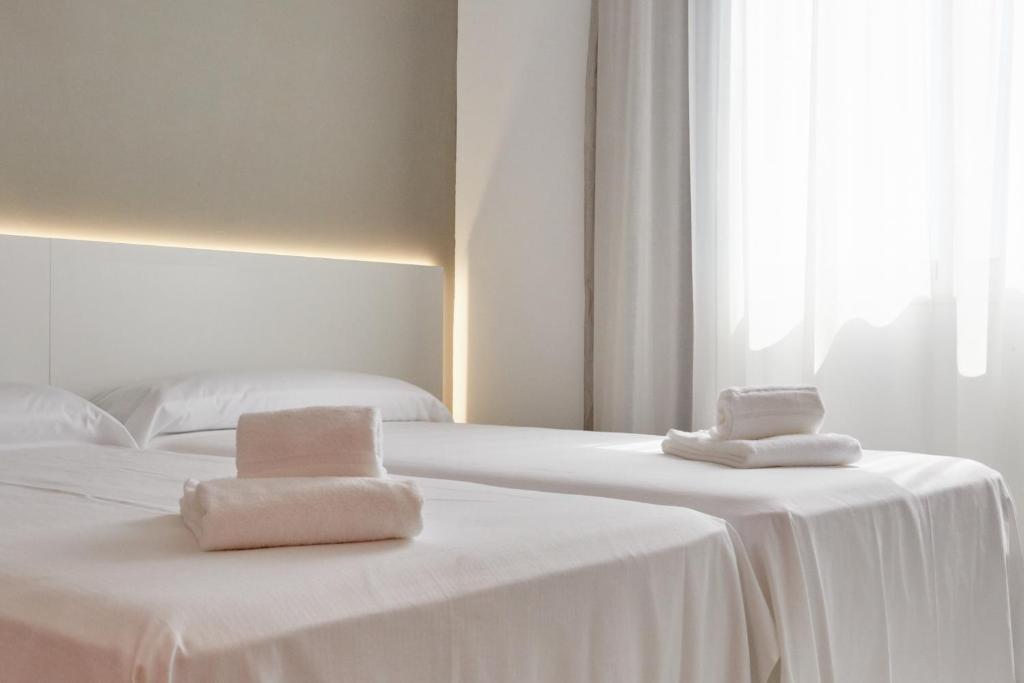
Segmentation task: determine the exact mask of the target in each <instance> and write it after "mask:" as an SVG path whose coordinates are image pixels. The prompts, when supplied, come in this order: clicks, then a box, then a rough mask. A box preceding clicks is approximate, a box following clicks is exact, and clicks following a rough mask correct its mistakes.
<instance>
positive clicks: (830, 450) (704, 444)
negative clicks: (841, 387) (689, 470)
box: [661, 429, 861, 468]
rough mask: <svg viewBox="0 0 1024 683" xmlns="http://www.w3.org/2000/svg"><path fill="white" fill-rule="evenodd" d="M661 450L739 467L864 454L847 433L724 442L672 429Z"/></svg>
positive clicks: (834, 460)
mask: <svg viewBox="0 0 1024 683" xmlns="http://www.w3.org/2000/svg"><path fill="white" fill-rule="evenodd" d="M661 450H662V451H664V452H665V453H667V454H669V455H675V456H678V457H680V458H687V459H689V460H702V461H705V462H714V463H718V464H719V465H728V466H729V467H737V468H754V467H808V466H812V467H813V466H834V465H849V464H850V463H854V462H857V461H858V460H860V457H861V448H860V442H859V441H857V439H855V438H853V437H852V436H846V435H845V434H784V435H782V436H770V437H767V438H764V439H755V440H730V441H723V440H721V439H716V438H714V437H713V436H711V434H710V433H708V431H707V430H702V431H699V432H681V431H679V430H678V429H670V430H669V431H668V436H667V438H666V439H665V440H664V441H662V442H661Z"/></svg>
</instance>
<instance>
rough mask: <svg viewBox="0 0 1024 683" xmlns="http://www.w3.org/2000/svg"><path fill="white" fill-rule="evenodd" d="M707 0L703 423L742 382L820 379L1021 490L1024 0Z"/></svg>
mask: <svg viewBox="0 0 1024 683" xmlns="http://www.w3.org/2000/svg"><path fill="white" fill-rule="evenodd" d="M689 7H690V18H691V22H690V37H691V57H692V59H691V73H690V86H691V96H690V105H691V124H692V127H691V138H692V149H691V152H692V154H691V159H692V166H693V184H692V196H693V209H694V210H693V216H694V218H693V273H694V299H695V308H694V328H695V330H696V335H695V341H694V369H695V370H694V407H695V414H694V425H695V426H697V427H706V426H708V425H710V424H711V423H712V422H713V419H714V415H713V414H712V413H711V406H712V401H713V399H714V396H715V395H716V394H717V392H718V390H719V389H720V388H722V387H724V386H730V385H744V384H794V383H798V384H816V385H818V386H819V387H821V389H822V390H823V392H824V393H825V395H826V396H828V397H829V420H828V429H829V430H830V431H836V432H843V433H848V434H856V435H857V436H858V438H860V439H861V441H862V442H863V443H864V445H865V446H866V447H869V448H880V449H881V448H884V449H900V450H912V451H925V452H930V453H941V454H945V455H960V456H963V457H970V458H976V459H978V460H981V461H982V462H985V463H986V464H988V465H990V466H992V467H995V468H996V469H998V470H999V471H1000V472H1001V473H1002V474H1003V476H1004V477H1005V478H1006V481H1007V482H1008V484H1009V485H1010V488H1011V490H1012V491H1013V492H1014V494H1015V497H1016V498H1017V499H1020V498H1021V497H1022V496H1024V459H1022V458H1020V457H1019V454H1020V453H1021V452H1022V451H1024V430H1022V429H1021V424H1022V421H1024V393H1022V392H1024V344H1022V343H1021V340H1022V339H1024V11H1022V5H1021V3H1020V2H1017V3H1016V7H1014V2H1013V0H986V1H984V2H979V1H978V0H943V1H941V2H940V1H926V0H887V1H886V2H877V3H866V2H849V0H816V1H814V2H812V1H810V0H778V1H776V2H752V1H749V0H730V1H721V0H692V1H691V2H690V3H689ZM679 77H680V78H682V77H684V74H683V73H682V72H680V73H679Z"/></svg>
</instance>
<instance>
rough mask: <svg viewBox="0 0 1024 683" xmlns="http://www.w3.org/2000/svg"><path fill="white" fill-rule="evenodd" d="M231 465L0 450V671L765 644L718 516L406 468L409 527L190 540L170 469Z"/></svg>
mask: <svg viewBox="0 0 1024 683" xmlns="http://www.w3.org/2000/svg"><path fill="white" fill-rule="evenodd" d="M231 470H232V463H231V462H230V460H227V459H224V458H214V457H208V456H195V455H182V454H168V453H156V452H151V451H138V450H134V451H132V450H127V449H114V448H109V447H107V448H104V447H96V446H73V447H52V448H33V449H28V448H26V449H4V450H0V489H2V492H3V495H0V518H2V519H3V520H4V523H3V524H2V525H0V662H2V663H3V673H2V677H3V680H4V682H5V683H19V682H21V681H70V680H89V681H115V680H145V681H158V682H172V681H173V682H186V681H220V682H224V683H231V682H232V681H247V682H248V681H281V680H287V681H304V682H306V681H309V682H315V681H335V680H338V678H339V677H342V678H344V679H345V680H352V681H365V680H389V681H425V682H433V681H436V682H438V683H440V682H448V681H483V680H487V681H508V682H513V681H515V682H518V681H524V680H529V681H541V682H547V681H550V682H552V683H555V682H559V683H562V682H565V681H568V682H576V681H578V682H579V683H584V682H589V681H599V682H600V681H608V682H609V683H611V682H618V681H666V682H667V681H675V682H679V681H692V682H694V683H698V682H699V683H704V682H705V681H711V682H716V681H720V682H722V683H735V682H736V681H747V680H756V681H763V680H765V678H766V677H767V676H768V671H767V669H768V668H770V667H771V665H772V662H773V661H774V660H775V658H776V654H775V649H774V633H773V632H772V627H771V620H770V616H769V612H768V609H767V606H766V605H765V603H764V601H763V598H762V597H761V595H760V592H759V589H758V586H757V581H756V579H755V578H754V576H753V574H752V571H751V568H750V566H749V563H747V561H746V558H745V556H744V554H743V551H742V547H741V546H740V544H739V543H738V541H737V540H735V539H734V537H733V532H732V531H731V528H730V527H729V526H728V525H727V524H726V523H725V522H723V521H721V520H718V519H714V518H711V517H708V516H705V515H701V514H699V513H696V512H693V511H689V510H675V509H669V508H664V507H660V506H648V505H639V504H636V503H628V502H624V501H611V500H598V499H593V498H585V497H576V496H562V495H551V494H545V493H536V492H528V491H517V490H512V489H500V488H492V487H486V486H479V485H475V484H469V483H464V482H450V481H438V480H429V479H420V480H417V484H418V486H419V487H420V489H421V490H422V492H423V495H424V499H425V500H424V505H423V517H424V530H423V533H422V534H421V535H420V536H419V537H417V538H416V539H415V540H412V541H379V542H376V543H350V544H343V545H319V546H305V547H294V548H271V549H265V550H243V551H229V552H221V553H203V552H202V551H200V550H199V549H197V548H196V545H195V541H194V540H193V539H192V537H191V535H190V534H189V532H188V530H187V529H186V528H185V526H184V525H183V524H182V523H181V520H180V519H179V517H178V515H177V506H178V495H179V493H180V491H181V488H180V487H181V481H182V480H184V479H186V478H189V477H196V478H201V479H214V478H218V477H224V476H228V475H230V473H231ZM594 596H600V599H599V600H595V599H594Z"/></svg>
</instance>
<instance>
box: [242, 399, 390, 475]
mask: <svg viewBox="0 0 1024 683" xmlns="http://www.w3.org/2000/svg"><path fill="white" fill-rule="evenodd" d="M380 432H381V420H380V412H379V411H378V410H377V409H376V408H370V407H368V406H338V407H323V408H319V407H314V408H298V409H295V410H278V411H274V412H270V413H247V414H245V415H242V416H241V417H240V418H239V419H238V431H237V432H236V436H235V438H236V440H237V444H236V453H235V467H236V468H237V469H238V476H239V477H245V478H250V477H382V476H384V475H385V474H386V472H385V470H384V465H383V460H382V458H381V436H380Z"/></svg>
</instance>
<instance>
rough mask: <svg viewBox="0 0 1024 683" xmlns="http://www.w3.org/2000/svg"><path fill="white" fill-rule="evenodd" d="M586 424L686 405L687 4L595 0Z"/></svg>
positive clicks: (639, 424)
mask: <svg viewBox="0 0 1024 683" xmlns="http://www.w3.org/2000/svg"><path fill="white" fill-rule="evenodd" d="M595 3H596V6H597V21H596V41H595V46H596V72H595V74H596V75H595V101H594V111H595V116H594V206H593V208H594V213H593V234H592V238H593V263H592V273H593V319H592V324H593V358H592V361H593V362H592V400H593V427H594V428H596V429H599V430H605V431H625V432H646V433H661V432H665V431H666V430H667V429H668V428H669V427H681V428H687V427H688V426H689V423H690V414H691V386H692V384H691V373H692V343H693V342H692V338H693V328H692V288H691V263H690V253H691V245H690V191H689V189H690V169H689V132H688V131H689V90H688V79H687V59H688V34H687V3H686V2H683V1H679V0H673V1H671V2H665V1H664V0H595Z"/></svg>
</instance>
